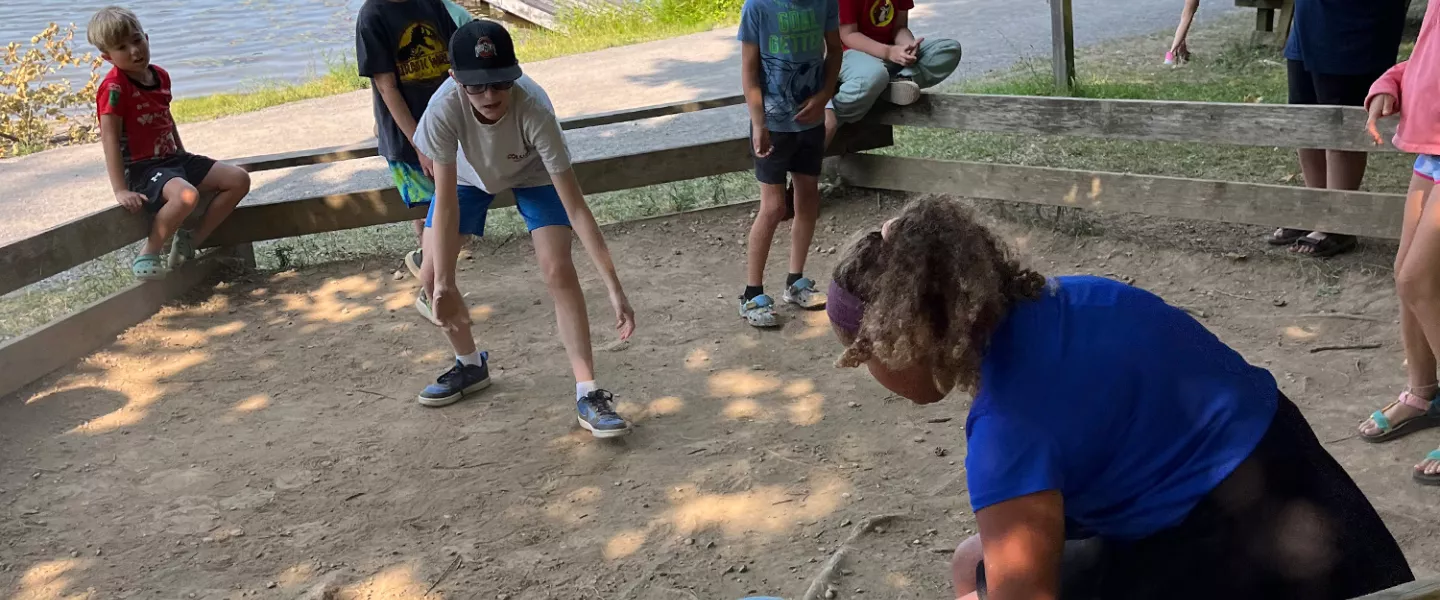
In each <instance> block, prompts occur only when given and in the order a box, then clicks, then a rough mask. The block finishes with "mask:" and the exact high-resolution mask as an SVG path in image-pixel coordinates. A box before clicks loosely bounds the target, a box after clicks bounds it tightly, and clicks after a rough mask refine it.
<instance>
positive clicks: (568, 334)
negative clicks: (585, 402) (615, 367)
mask: <svg viewBox="0 0 1440 600" xmlns="http://www.w3.org/2000/svg"><path fill="white" fill-rule="evenodd" d="M571 237H572V236H571V230H570V228H569V227H563V226H559V225H551V226H548V227H541V228H539V229H536V230H535V231H532V232H530V239H531V240H532V241H533V242H534V243H535V258H536V259H537V260H538V261H539V262H540V272H541V273H543V274H544V277H545V286H546V287H548V288H549V289H550V299H551V300H553V301H554V302H555V324H556V325H557V326H558V327H559V329H560V341H561V342H562V343H563V344H565V355H566V356H567V357H569V358H570V370H571V371H573V372H574V373H575V381H577V382H578V381H594V380H595V357H594V353H593V351H592V349H591V347H590V315H589V314H587V313H586V311H585V292H584V291H583V290H581V289H580V276H579V275H578V274H577V273H576V272H575V261H574V259H573V258H571V256H570V243H571Z"/></svg>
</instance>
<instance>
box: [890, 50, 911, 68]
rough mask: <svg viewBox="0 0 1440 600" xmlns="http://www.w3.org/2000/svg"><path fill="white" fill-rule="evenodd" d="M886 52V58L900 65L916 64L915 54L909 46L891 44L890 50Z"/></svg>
mask: <svg viewBox="0 0 1440 600" xmlns="http://www.w3.org/2000/svg"><path fill="white" fill-rule="evenodd" d="M885 54H886V58H887V59H888V60H889V61H890V62H892V63H895V64H897V65H900V66H902V67H908V66H910V65H913V64H915V55H914V54H912V53H911V52H910V51H909V47H908V46H899V45H896V46H891V47H890V50H889V51H888V52H886V53H885Z"/></svg>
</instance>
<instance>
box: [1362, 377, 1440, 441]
mask: <svg viewBox="0 0 1440 600" xmlns="http://www.w3.org/2000/svg"><path fill="white" fill-rule="evenodd" d="M1437 387H1440V386H1437V384H1433V383H1432V384H1430V385H1426V386H1417V387H1409V388H1405V391H1404V392H1401V393H1400V398H1399V399H1397V400H1395V401H1394V402H1391V403H1390V404H1389V406H1386V407H1385V408H1383V409H1381V410H1377V411H1375V412H1374V413H1371V415H1370V418H1368V419H1365V421H1363V422H1361V423H1360V439H1362V440H1365V441H1367V442H1373V443H1379V442H1388V441H1390V440H1394V439H1398V438H1401V437H1404V436H1407V435H1410V434H1411V433H1414V432H1416V431H1420V430H1421V429H1428V428H1430V427H1435V426H1436V425H1440V411H1437V410H1436V407H1435V405H1434V402H1433V399H1434V397H1435V391H1436V389H1437Z"/></svg>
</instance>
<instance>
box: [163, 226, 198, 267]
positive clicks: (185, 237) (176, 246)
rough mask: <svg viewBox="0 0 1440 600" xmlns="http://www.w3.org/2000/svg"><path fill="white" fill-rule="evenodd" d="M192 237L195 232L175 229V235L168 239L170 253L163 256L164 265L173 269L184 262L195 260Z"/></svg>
mask: <svg viewBox="0 0 1440 600" xmlns="http://www.w3.org/2000/svg"><path fill="white" fill-rule="evenodd" d="M194 238H195V233H194V232H192V231H190V230H189V229H184V228H181V229H176V230H175V237H174V238H173V239H172V240H170V254H169V255H167V256H166V257H165V263H166V264H165V266H166V267H169V268H170V269H171V270H174V269H176V268H179V266H180V265H182V264H185V263H186V262H189V261H192V260H195V241H194Z"/></svg>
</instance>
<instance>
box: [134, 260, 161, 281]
mask: <svg viewBox="0 0 1440 600" xmlns="http://www.w3.org/2000/svg"><path fill="white" fill-rule="evenodd" d="M130 272H131V273H134V274H135V278H136V279H144V280H147V281H155V280H158V279H164V278H165V275H166V274H168V273H169V272H170V271H169V270H168V269H166V268H165V265H162V264H160V255H158V254H141V255H140V256H137V257H135V262H132V263H130Z"/></svg>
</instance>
